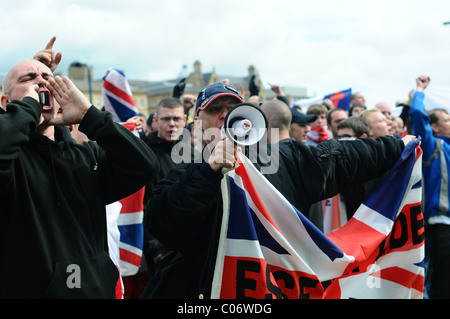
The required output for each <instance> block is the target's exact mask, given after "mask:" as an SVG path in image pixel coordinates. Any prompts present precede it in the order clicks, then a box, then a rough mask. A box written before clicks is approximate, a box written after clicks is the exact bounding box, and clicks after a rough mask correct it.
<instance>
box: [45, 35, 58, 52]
mask: <svg viewBox="0 0 450 319" xmlns="http://www.w3.org/2000/svg"><path fill="white" fill-rule="evenodd" d="M55 40H56V36H53V37H52V38H51V39H50V41H49V42H48V43H47V45H46V46H45V50H48V49H52V48H53V44H54V43H55Z"/></svg>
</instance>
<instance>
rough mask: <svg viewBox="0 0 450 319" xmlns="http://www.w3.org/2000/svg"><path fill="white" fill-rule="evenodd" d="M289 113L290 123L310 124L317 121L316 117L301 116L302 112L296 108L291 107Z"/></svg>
mask: <svg viewBox="0 0 450 319" xmlns="http://www.w3.org/2000/svg"><path fill="white" fill-rule="evenodd" d="M291 113H292V121H291V123H311V122H314V121H315V120H317V115H314V114H312V115H306V114H303V112H302V111H301V110H300V109H299V108H297V107H291Z"/></svg>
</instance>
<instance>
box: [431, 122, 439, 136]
mask: <svg viewBox="0 0 450 319" xmlns="http://www.w3.org/2000/svg"><path fill="white" fill-rule="evenodd" d="M431 129H432V130H433V134H437V132H439V127H438V125H437V123H433V124H431Z"/></svg>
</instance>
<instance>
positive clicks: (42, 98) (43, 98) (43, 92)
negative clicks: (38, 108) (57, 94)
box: [38, 87, 53, 111]
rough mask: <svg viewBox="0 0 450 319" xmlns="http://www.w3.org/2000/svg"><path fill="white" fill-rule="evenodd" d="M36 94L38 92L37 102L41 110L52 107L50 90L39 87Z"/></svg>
mask: <svg viewBox="0 0 450 319" xmlns="http://www.w3.org/2000/svg"><path fill="white" fill-rule="evenodd" d="M38 94H39V102H40V103H41V105H42V110H43V111H49V110H51V109H53V103H52V95H51V93H50V91H49V90H48V89H47V88H45V87H40V88H39V90H38Z"/></svg>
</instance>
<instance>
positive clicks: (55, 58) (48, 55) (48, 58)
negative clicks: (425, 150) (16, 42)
mask: <svg viewBox="0 0 450 319" xmlns="http://www.w3.org/2000/svg"><path fill="white" fill-rule="evenodd" d="M55 40H56V37H55V36H54V37H52V38H51V39H50V41H49V42H48V43H47V45H46V46H45V49H44V50H41V51H39V52H38V53H36V54H35V55H34V57H33V59H35V60H38V61H39V62H42V63H43V64H45V65H46V66H48V67H49V69H50V70H51V71H52V72H55V70H56V68H57V67H58V64H59V62H61V58H62V53H61V52H58V53H56V54H55V51H54V50H53V44H54V43H55Z"/></svg>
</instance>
